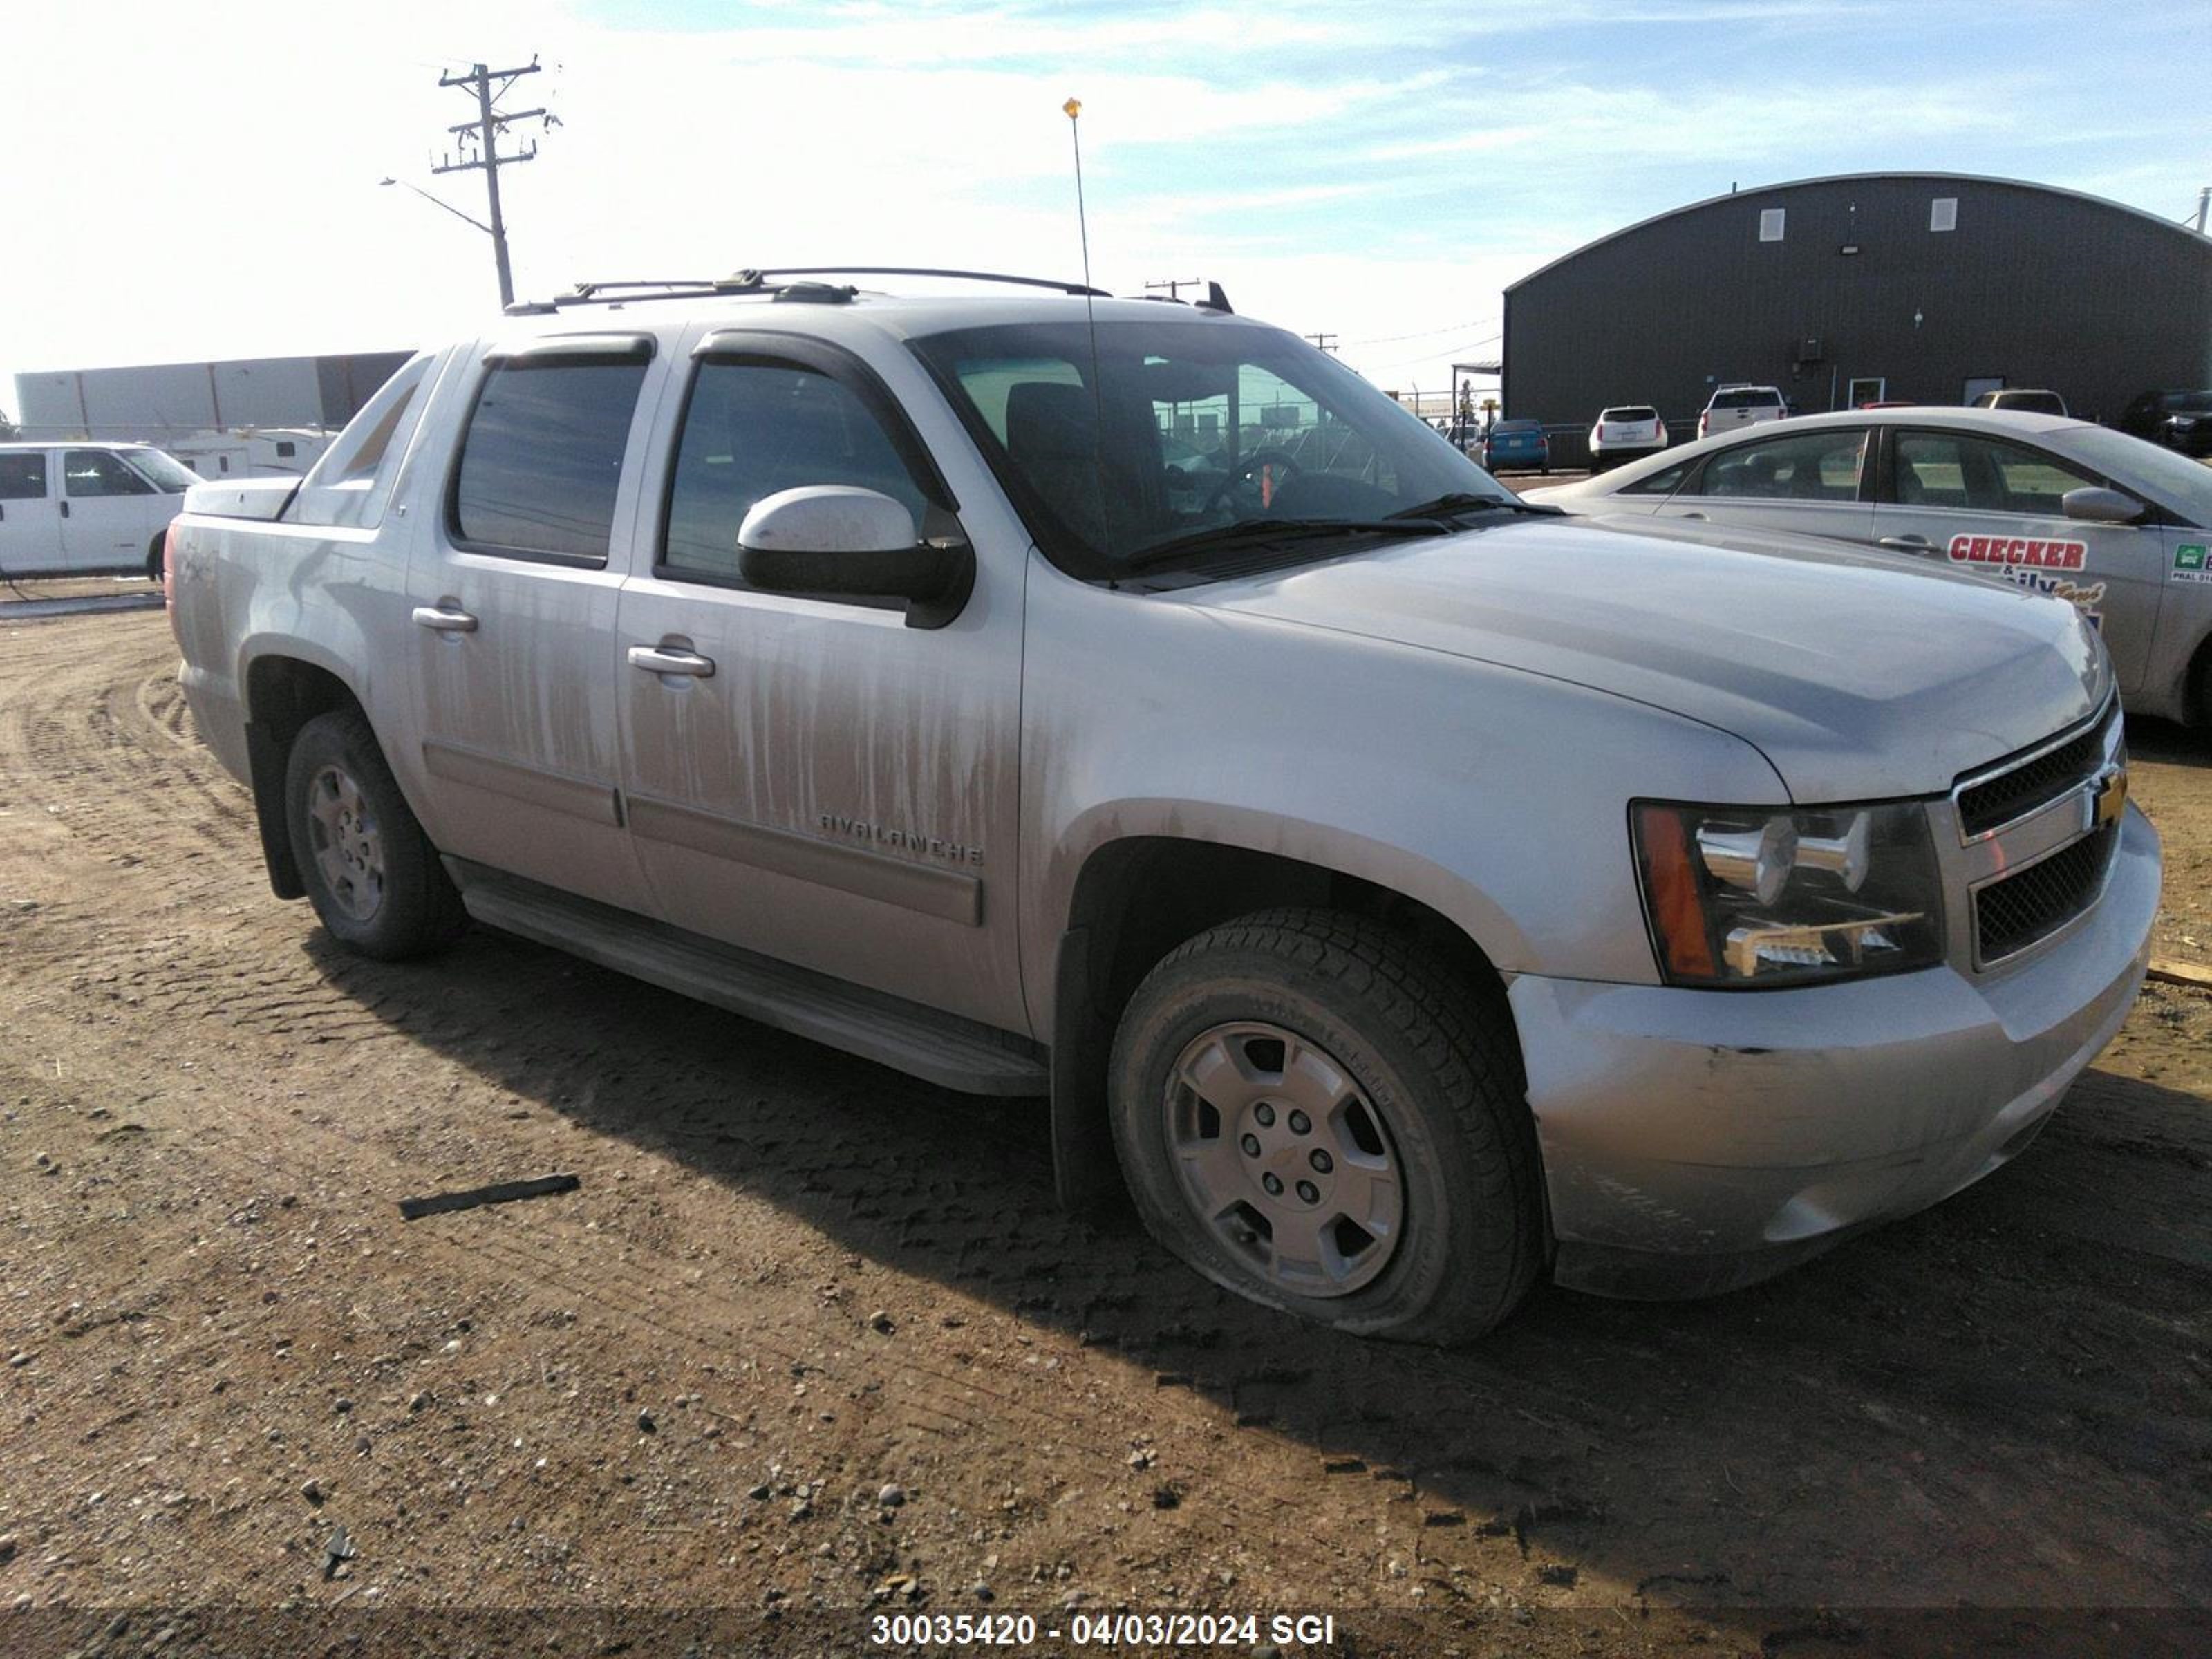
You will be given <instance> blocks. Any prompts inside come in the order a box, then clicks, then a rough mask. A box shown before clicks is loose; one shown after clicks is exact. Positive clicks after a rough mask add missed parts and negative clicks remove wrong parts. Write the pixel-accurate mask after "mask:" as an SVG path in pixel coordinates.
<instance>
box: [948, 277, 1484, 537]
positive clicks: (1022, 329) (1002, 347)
mask: <svg viewBox="0 0 2212 1659" xmlns="http://www.w3.org/2000/svg"><path fill="white" fill-rule="evenodd" d="M1162 309H1163V310H1166V309H1167V307H1162ZM913 349H914V350H915V353H916V355H918V356H920V357H921V360H922V362H923V363H924V364H925V365H926V366H927V368H929V369H930V370H931V372H932V373H933V374H934V375H935V376H936V378H937V380H938V382H939V385H941V386H943V387H944V388H945V392H946V393H947V395H948V396H949V397H950V398H951V400H952V403H953V405H954V407H955V408H956V409H957V410H958V411H959V413H960V416H961V418H962V419H963V422H966V424H967V426H968V429H969V434H970V435H972V436H973V437H974V438H975V441H976V444H977V446H978V447H980V448H981V450H982V451H983V453H984V456H985V458H986V459H987V460H988V461H989V462H990V464H991V466H992V468H993V470H994V471H995V472H996V473H997V474H998V477H999V479H1000V483H1003V484H1004V485H1005V486H1006V492H1007V494H1008V495H1009V496H1011V497H1012V500H1013V501H1014V504H1015V506H1016V507H1018V508H1019V509H1020V511H1021V513H1022V515H1023V517H1024V520H1026V521H1027V522H1028V524H1029V525H1030V529H1031V531H1032V532H1034V533H1035V534H1036V538H1037V541H1038V544H1039V545H1040V546H1042V548H1043V549H1044V550H1045V551H1046V553H1047V554H1048V555H1049V556H1051V557H1052V558H1053V559H1054V562H1056V563H1058V564H1060V566H1061V567H1062V568H1065V569H1067V570H1069V571H1071V572H1073V574H1078V575H1081V576H1085V577H1089V578H1092V579H1100V578H1111V577H1115V576H1118V575H1121V574H1127V573H1128V572H1130V571H1133V570H1135V569H1138V568H1159V567H1161V566H1162V565H1164V564H1169V563H1173V562H1178V561H1177V560H1176V557H1175V555H1176V552H1177V551H1178V550H1181V549H1182V548H1184V547H1188V549H1189V550H1190V551H1189V554H1188V560H1187V562H1189V563H1193V564H1195V563H1200V562H1204V561H1205V560H1206V558H1208V557H1211V556H1216V555H1218V554H1219V553H1220V552H1221V550H1224V549H1225V548H1229V547H1235V548H1237V550H1239V553H1240V556H1243V557H1247V558H1249V557H1250V556H1252V550H1253V549H1254V548H1255V546H1265V545H1266V544H1267V528H1268V527H1269V526H1279V527H1280V528H1281V529H1282V531H1283V532H1284V536H1283V538H1282V541H1281V544H1280V548H1281V552H1282V556H1284V557H1285V558H1292V559H1299V558H1307V559H1310V558H1322V557H1327V556H1331V555H1332V554H1333V553H1334V552H1337V551H1340V550H1341V544H1338V545H1331V544H1330V541H1329V538H1328V535H1327V534H1325V533H1320V532H1328V531H1330V530H1334V531H1337V532H1340V536H1341V538H1358V537H1359V536H1360V535H1361V533H1362V532H1363V531H1364V529H1365V528H1366V527H1367V526H1390V525H1392V524H1393V521H1394V515H1395V518H1396V520H1399V521H1400V522H1399V523H1398V525H1397V528H1398V529H1399V530H1402V528H1403V526H1402V520H1403V519H1404V518H1405V516H1406V515H1407V509H1409V508H1422V509H1424V510H1425V511H1428V512H1431V513H1437V514H1440V515H1444V516H1449V515H1450V514H1453V513H1461V512H1468V511H1475V510H1481V509H1484V508H1487V507H1491V506H1492V504H1493V503H1494V504H1495V505H1496V506H1498V507H1510V506H1512V505H1513V504H1514V499H1515V498H1514V497H1513V496H1512V495H1510V493H1509V492H1508V491H1507V490H1506V489H1504V487H1503V486H1501V485H1499V484H1498V483H1496V482H1494V481H1493V480H1492V478H1491V477H1490V475H1489V474H1488V473H1486V472H1485V471H1483V470H1482V469H1481V468H1480V467H1479V466H1477V465H1474V462H1472V461H1470V460H1468V459H1467V458H1466V457H1465V456H1464V455H1462V453H1460V452H1459V451H1458V450H1457V449H1456V448H1455V447H1453V446H1452V445H1451V444H1450V443H1449V442H1447V441H1445V440H1444V439H1443V437H1442V436H1441V435H1438V434H1437V432H1436V431H1435V430H1434V429H1433V428H1431V427H1430V426H1429V425H1428V424H1427V423H1426V422H1423V421H1421V420H1419V419H1418V418H1417V417H1416V416H1413V414H1412V413H1411V412H1409V411H1408V410H1406V409H1404V408H1403V407H1401V405H1400V404H1397V403H1396V402H1395V401H1393V400H1392V399H1391V398H1388V397H1385V396H1384V395H1383V393H1382V392H1377V391H1376V390H1375V388H1374V387H1372V386H1369V385H1368V384H1367V382H1366V381H1364V380H1361V379H1360V378H1359V377H1358V375H1357V374H1353V373H1352V371H1351V370H1350V369H1348V368H1345V367H1344V366H1343V365H1342V364H1341V363H1340V362H1336V361H1335V359H1334V358H1332V357H1329V356H1326V355H1325V354H1323V353H1322V352H1320V351H1317V350H1316V349H1314V348H1313V347H1312V346H1310V345H1308V344H1307V343H1305V342H1304V341H1303V340H1300V339H1298V338H1297V337H1294V336H1292V335H1289V334H1285V333H1284V332H1282V331H1279V330H1277V329H1273V328H1267V327H1263V326H1261V325H1256V324H1252V323H1246V322H1242V321H1237V320H1233V319H1220V318H1203V317H1193V316H1188V315H1182V316H1177V315H1174V314H1170V315H1168V316H1164V317H1162V318H1161V319H1158V321H1151V320H1147V321H1143V322H1137V321H1127V320H1110V321H1109V320H1101V321H1100V322H1099V324H1098V325H1097V355H1096V358H1095V374H1094V357H1093V348H1092V340H1091V331H1090V329H1088V328H1087V327H1085V325H1084V324H1083V323H1082V322H1080V321H1072V322H1067V323H1041V324H1007V325H997V326H993V327H987V328H974V329H963V330H960V331H957V332H952V333H946V334H936V335H930V336H927V337H922V338H920V339H917V340H915V342H913ZM1231 526H1235V527H1236V529H1237V532H1238V533H1237V534H1236V535H1235V536H1232V537H1229V538H1219V537H1212V536H1209V535H1207V534H1206V533H1205V532H1210V531H1216V530H1228V529H1230V528H1231ZM1431 528H1433V526H1431ZM1381 533H1391V532H1387V531H1386V532H1381ZM1168 544H1175V546H1174V547H1173V548H1170V547H1169V546H1168ZM1152 550H1164V552H1163V553H1162V556H1159V557H1155V558H1146V556H1145V555H1146V553H1147V552H1148V551H1152Z"/></svg>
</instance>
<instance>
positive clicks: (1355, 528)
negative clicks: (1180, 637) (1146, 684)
mask: <svg viewBox="0 0 2212 1659" xmlns="http://www.w3.org/2000/svg"><path fill="white" fill-rule="evenodd" d="M1450 529H1451V526H1449V525H1446V524H1440V523H1438V522H1437V520H1434V519H1422V518H1415V517H1413V516H1411V515H1410V514H1408V513H1392V514H1391V515H1390V516H1389V518H1387V519H1239V520H1237V521H1236V523H1234V524H1224V525H1216V526H1213V527H1212V529H1210V530H1197V531H1193V532H1191V533H1190V534H1189V535H1188V536H1178V537H1176V538H1175V539H1174V540H1173V541H1168V542H1162V543H1161V544H1159V545H1158V547H1148V548H1146V549H1145V550H1143V551H1142V552H1139V553H1136V554H1133V555H1131V556H1129V557H1128V558H1127V559H1124V560H1123V561H1122V562H1121V568H1122V569H1123V570H1125V571H1133V570H1150V569H1152V568H1153V567H1154V566H1156V565H1163V564H1172V563H1174V562H1176V561H1177V560H1180V559H1187V558H1189V557H1191V556H1194V555H1202V554H1206V553H1212V552H1217V551H1226V550H1230V549H1232V548H1239V547H1252V546H1255V545H1264V544H1267V543H1269V542H1302V541H1314V540H1317V539H1320V538H1324V537H1340V536H1391V537H1398V536H1443V535H1446V534H1449V532H1450Z"/></svg>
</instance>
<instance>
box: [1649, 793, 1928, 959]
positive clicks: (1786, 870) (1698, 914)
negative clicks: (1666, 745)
mask: <svg viewBox="0 0 2212 1659" xmlns="http://www.w3.org/2000/svg"><path fill="white" fill-rule="evenodd" d="M1629 817H1630V821H1631V823H1632V824H1633V826H1634V831H1635V838H1636V860H1637V866H1638V873H1639V875H1640V876H1641V877H1642V878H1643V884H1644V914H1645V915H1646V917H1647V918H1648V920H1649V921H1650V927H1651V939H1652V944H1653V945H1654V947H1655V948H1656V951H1657V953H1658V957H1659V969H1660V973H1661V974H1662V976H1663V977H1664V978H1665V979H1666V980H1667V981H1668V983H1669V984H1674V985H1695V986H1703V987H1717V988H1722V989H1741V988H1742V987H1761V988H1763V987H1767V986H1771V985H1799V984H1803V983H1806V982H1808V981H1817V980H1832V979H1849V978H1854V977H1858V976H1861V975H1869V974H1891V973H1899V972H1902V971H1904V970H1905V969H1912V968H1925V967H1929V966H1930V965H1931V964H1933V963H1937V962H1940V961H1942V957H1943V912H1942V879H1941V878H1940V876H1939V875H1938V873H1937V872H1936V851H1935V847H1934V844H1933V842H1931V841H1930V840H1929V829H1928V814H1927V811H1926V810H1925V809H1924V808H1923V807H1922V806H1921V805H1919V804H1918V803H1917V802H1913V801H1901V802H1898V803H1895V804H1893V805H1884V806H1839V807H1822V808H1818V809H1815V810H1813V811H1785V810H1778V809H1776V808H1773V807H1765V806H1679V805H1669V804H1667V803H1663V802H1656V801H1638V802H1636V803H1635V804H1634V805H1632V806H1631V808H1630V809H1629Z"/></svg>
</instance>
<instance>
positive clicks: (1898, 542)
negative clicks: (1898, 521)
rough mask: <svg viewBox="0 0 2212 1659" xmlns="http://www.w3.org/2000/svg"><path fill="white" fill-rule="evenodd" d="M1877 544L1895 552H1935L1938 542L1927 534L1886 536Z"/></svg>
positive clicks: (1876, 544)
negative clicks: (1926, 535)
mask: <svg viewBox="0 0 2212 1659" xmlns="http://www.w3.org/2000/svg"><path fill="white" fill-rule="evenodd" d="M1875 546H1876V547H1886V548H1887V549H1889V550H1890V551H1891V552H1893V553H1933V552H1934V551H1935V550H1936V544H1935V543H1933V542H1931V541H1929V539H1928V538H1927V537H1925V536H1884V537H1883V538H1881V540H1880V541H1878V542H1876V543H1875Z"/></svg>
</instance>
